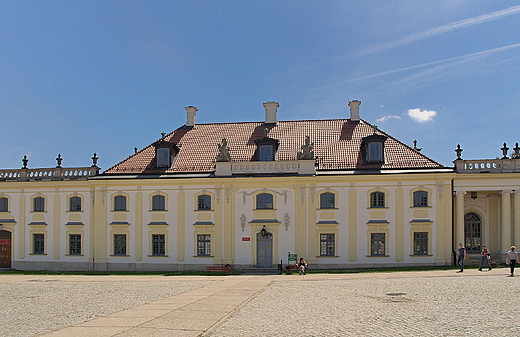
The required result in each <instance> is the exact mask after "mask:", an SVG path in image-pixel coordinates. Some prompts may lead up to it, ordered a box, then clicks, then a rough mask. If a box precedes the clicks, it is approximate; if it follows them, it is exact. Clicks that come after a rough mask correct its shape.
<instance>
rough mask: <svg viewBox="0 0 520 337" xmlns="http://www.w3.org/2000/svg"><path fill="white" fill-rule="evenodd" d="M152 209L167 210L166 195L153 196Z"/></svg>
mask: <svg viewBox="0 0 520 337" xmlns="http://www.w3.org/2000/svg"><path fill="white" fill-rule="evenodd" d="M152 211H166V197H165V196H164V195H162V194H156V195H154V196H152Z"/></svg>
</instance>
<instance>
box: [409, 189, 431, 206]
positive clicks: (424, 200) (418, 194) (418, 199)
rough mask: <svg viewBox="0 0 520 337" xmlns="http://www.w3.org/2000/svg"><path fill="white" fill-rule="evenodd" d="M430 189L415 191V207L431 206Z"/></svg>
mask: <svg viewBox="0 0 520 337" xmlns="http://www.w3.org/2000/svg"><path fill="white" fill-rule="evenodd" d="M428 194H429V193H428V191H414V192H413V194H412V195H413V207H429V205H428V202H429V197H428Z"/></svg>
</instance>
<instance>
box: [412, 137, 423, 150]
mask: <svg viewBox="0 0 520 337" xmlns="http://www.w3.org/2000/svg"><path fill="white" fill-rule="evenodd" d="M413 149H414V150H416V151H419V152H420V151H421V150H422V148H419V147H417V140H415V139H414V141H413Z"/></svg>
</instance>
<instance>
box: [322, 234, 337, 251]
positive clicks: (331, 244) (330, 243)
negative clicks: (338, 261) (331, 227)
mask: <svg viewBox="0 0 520 337" xmlns="http://www.w3.org/2000/svg"><path fill="white" fill-rule="evenodd" d="M331 250H332V251H331ZM335 254H336V234H335V233H320V256H336V255H335Z"/></svg>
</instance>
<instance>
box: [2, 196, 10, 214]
mask: <svg viewBox="0 0 520 337" xmlns="http://www.w3.org/2000/svg"><path fill="white" fill-rule="evenodd" d="M0 212H9V198H7V197H0Z"/></svg>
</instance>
